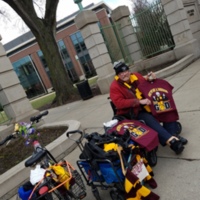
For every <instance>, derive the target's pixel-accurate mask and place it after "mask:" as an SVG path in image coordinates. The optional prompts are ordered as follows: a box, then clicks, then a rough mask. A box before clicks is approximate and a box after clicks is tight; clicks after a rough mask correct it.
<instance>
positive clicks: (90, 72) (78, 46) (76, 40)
mask: <svg viewBox="0 0 200 200" xmlns="http://www.w3.org/2000/svg"><path fill="white" fill-rule="evenodd" d="M70 38H71V40H72V43H73V45H74V48H75V50H76V53H77V56H78V59H79V61H80V63H81V65H82V68H83V70H84V72H85V76H86V78H89V77H92V76H95V75H96V71H95V69H94V66H93V64H92V60H91V58H90V55H89V53H88V50H87V48H86V46H85V43H84V40H83V37H82V35H81V33H80V31H79V32H76V33H74V34H72V35H71V36H70Z"/></svg>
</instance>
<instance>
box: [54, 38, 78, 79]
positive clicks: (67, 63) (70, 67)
mask: <svg viewBox="0 0 200 200" xmlns="http://www.w3.org/2000/svg"><path fill="white" fill-rule="evenodd" d="M58 48H59V51H60V54H61V57H62V60H63V63H64V65H65V69H66V71H67V73H68V75H69V78H70V79H71V80H72V82H77V81H78V80H79V78H78V76H77V74H76V71H75V69H74V66H73V63H72V60H71V58H70V56H69V54H68V52H67V48H66V46H65V44H64V42H63V41H62V40H60V41H58Z"/></svg>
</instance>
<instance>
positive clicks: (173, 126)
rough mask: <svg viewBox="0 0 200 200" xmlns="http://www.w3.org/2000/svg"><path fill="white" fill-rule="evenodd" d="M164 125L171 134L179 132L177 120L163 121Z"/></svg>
mask: <svg viewBox="0 0 200 200" xmlns="http://www.w3.org/2000/svg"><path fill="white" fill-rule="evenodd" d="M163 127H164V128H165V129H166V130H167V131H168V132H169V133H170V134H171V135H174V134H175V133H176V132H177V128H178V127H177V124H176V121H175V122H163Z"/></svg>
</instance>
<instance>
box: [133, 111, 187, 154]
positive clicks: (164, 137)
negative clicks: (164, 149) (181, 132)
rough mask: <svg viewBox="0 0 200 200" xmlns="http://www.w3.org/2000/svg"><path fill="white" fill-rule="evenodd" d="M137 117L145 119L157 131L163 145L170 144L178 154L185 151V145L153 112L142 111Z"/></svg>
mask: <svg viewBox="0 0 200 200" xmlns="http://www.w3.org/2000/svg"><path fill="white" fill-rule="evenodd" d="M137 118H138V120H144V121H145V123H146V125H147V126H149V127H150V128H152V129H154V130H155V131H157V133H158V138H159V142H160V144H161V145H162V146H165V145H166V144H168V145H169V146H170V147H171V148H172V150H174V151H175V152H176V153H177V154H179V153H181V152H182V151H183V149H184V147H183V145H182V143H181V142H180V141H179V140H178V138H176V137H174V136H172V135H171V134H170V133H169V132H168V131H167V130H166V129H165V128H164V127H163V126H161V124H160V123H159V122H158V121H157V120H156V119H155V118H154V117H153V116H152V115H151V114H149V113H147V112H145V111H142V112H140V113H139V114H138V117H137Z"/></svg>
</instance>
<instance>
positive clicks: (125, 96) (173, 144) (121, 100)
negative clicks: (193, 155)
mask: <svg viewBox="0 0 200 200" xmlns="http://www.w3.org/2000/svg"><path fill="white" fill-rule="evenodd" d="M114 70H115V73H116V76H115V79H114V80H113V82H112V83H111V86H110V98H111V100H112V102H113V103H114V105H115V106H116V109H117V113H116V114H117V115H120V116H124V117H125V118H127V119H137V120H143V121H144V122H145V123H146V125H148V126H149V127H151V128H152V129H154V130H155V131H157V133H158V137H159V142H160V144H161V145H162V146H165V145H168V146H170V148H171V149H172V150H173V151H174V152H175V153H176V154H180V153H181V152H182V151H183V150H184V146H183V145H184V144H186V143H187V140H186V139H185V138H182V137H181V139H179V138H178V137H176V136H173V135H172V134H171V133H170V132H169V131H167V129H165V128H164V127H163V126H162V125H161V124H160V123H159V121H158V120H157V119H155V118H154V117H153V115H152V114H151V113H148V112H147V111H146V110H145V109H143V106H145V105H150V104H151V101H150V100H149V99H147V98H146V99H138V98H137V97H136V92H137V91H138V90H137V85H138V83H139V82H140V81H144V78H145V79H148V76H146V77H143V76H142V75H141V74H139V73H131V72H130V71H129V67H128V66H127V65H126V64H125V63H123V62H119V63H117V64H115V65H114ZM152 76H154V74H152ZM154 78H155V77H154Z"/></svg>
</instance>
